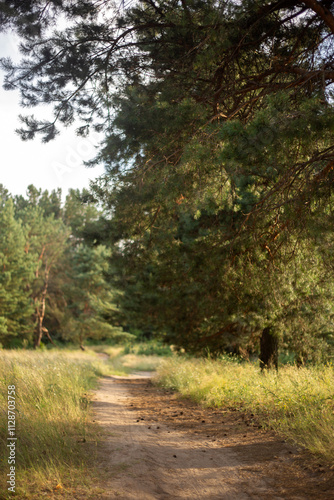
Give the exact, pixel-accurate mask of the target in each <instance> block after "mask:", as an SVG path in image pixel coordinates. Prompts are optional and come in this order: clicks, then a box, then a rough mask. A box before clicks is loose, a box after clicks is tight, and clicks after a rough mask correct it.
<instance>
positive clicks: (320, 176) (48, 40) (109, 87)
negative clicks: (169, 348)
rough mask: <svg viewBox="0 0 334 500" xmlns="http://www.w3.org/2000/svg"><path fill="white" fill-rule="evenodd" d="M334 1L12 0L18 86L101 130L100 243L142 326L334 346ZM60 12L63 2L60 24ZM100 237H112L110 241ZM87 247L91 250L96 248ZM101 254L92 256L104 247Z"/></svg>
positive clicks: (149, 331)
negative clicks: (126, 1)
mask: <svg viewBox="0 0 334 500" xmlns="http://www.w3.org/2000/svg"><path fill="white" fill-rule="evenodd" d="M332 4H333V2H328V1H325V0H324V1H309V0H300V1H297V0H265V1H263V2H258V1H256V0H243V1H241V2H234V1H231V0H226V1H213V0H208V1H202V0H182V1H177V0H167V1H160V0H140V1H138V2H133V3H132V2H130V3H129V4H126V5H125V4H124V2H122V3H121V4H120V5H119V6H117V5H115V4H114V3H113V2H110V1H108V0H102V1H101V2H95V1H91V0H85V1H84V2H72V1H66V0H63V1H59V0H54V1H53V0H51V1H48V2H44V1H42V0H40V1H38V2H30V1H29V2H24V3H22V2H17V1H15V0H8V1H6V2H4V5H3V6H1V23H2V28H3V30H4V31H5V30H6V29H12V30H15V31H16V33H17V34H18V35H19V37H20V38H21V41H22V44H21V53H22V60H21V61H20V63H17V64H14V63H13V62H12V61H10V60H9V59H6V60H2V67H3V68H4V69H5V71H6V75H7V76H6V79H5V87H6V88H7V89H9V90H10V89H13V88H16V89H19V90H20V92H21V98H22V104H23V105H24V106H26V107H28V106H37V105H38V104H45V103H47V104H52V105H53V118H52V119H50V121H38V119H37V118H36V117H35V116H33V115H32V116H24V117H22V128H21V130H20V133H21V135H22V138H23V139H24V140H28V139H33V138H34V137H35V136H36V135H38V134H41V135H42V140H44V141H49V140H52V139H53V138H54V137H55V135H56V134H57V133H58V124H59V123H60V124H63V125H65V126H66V125H70V124H71V123H73V121H74V120H77V123H78V129H77V131H78V133H79V134H80V135H82V136H85V135H86V134H88V133H89V131H90V130H91V129H95V130H98V131H100V132H103V133H104V136H105V139H104V141H103V143H102V144H101V147H100V150H99V153H98V155H97V157H96V158H95V159H94V160H92V162H90V164H95V163H97V162H103V163H104V164H105V166H106V173H105V175H104V176H102V177H101V178H100V179H97V180H96V181H95V183H94V185H93V186H92V188H91V190H90V194H89V197H90V200H91V202H94V203H98V204H100V205H101V206H103V211H104V215H103V217H102V218H101V219H100V222H99V225H98V226H96V231H95V246H93V247H89V248H90V250H91V251H93V250H92V249H94V251H95V249H96V248H105V249H106V250H105V251H107V252H110V256H111V260H110V262H111V263H112V266H113V273H112V276H111V277H110V276H109V278H108V279H107V282H108V284H110V286H112V287H113V289H114V290H118V294H119V295H118V297H119V301H118V305H119V310H118V312H117V311H116V312H117V314H121V315H123V318H125V319H124V321H125V323H124V324H126V325H127V327H128V329H129V331H130V332H131V331H136V332H142V333H143V334H144V335H147V336H150V335H155V336H158V337H160V338H163V339H164V340H165V341H166V342H169V343H171V344H174V345H175V346H177V347H178V348H183V349H185V350H186V351H190V352H196V353H203V352H206V351H208V350H209V351H210V352H211V353H220V352H222V351H229V352H235V353H238V354H242V355H243V356H245V357H248V356H250V355H252V354H256V353H258V352H259V351H261V352H260V358H261V362H262V366H269V365H275V364H276V363H277V349H278V344H280V345H281V348H283V349H285V350H287V351H289V352H291V353H293V355H294V359H295V360H296V362H297V363H299V364H300V363H304V362H306V361H308V360H310V361H320V360H323V359H326V357H328V356H332V354H333V332H334V324H333V232H332V227H333V210H332V203H333V194H332V186H333V179H334V144H333V128H334V114H333V81H334V53H333V47H334V44H333V34H334V12H333V5H332ZM59 16H62V19H66V22H65V23H63V24H62V26H60V27H58V28H59V29H58V28H57V26H55V25H54V23H55V21H56V20H57V18H58V17H59ZM100 245H103V246H102V247H101V246H100ZM88 257H89V258H90V256H88ZM92 262H93V261H92Z"/></svg>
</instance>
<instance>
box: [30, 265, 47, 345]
mask: <svg viewBox="0 0 334 500" xmlns="http://www.w3.org/2000/svg"><path fill="white" fill-rule="evenodd" d="M49 271H50V270H49V268H48V267H47V266H45V277H44V286H43V289H42V292H41V298H40V301H38V299H37V301H36V302H37V304H36V316H37V331H36V337H35V343H34V347H35V349H37V347H39V346H40V345H41V340H42V336H43V328H44V327H43V321H44V316H45V301H46V294H47V291H48V286H49Z"/></svg>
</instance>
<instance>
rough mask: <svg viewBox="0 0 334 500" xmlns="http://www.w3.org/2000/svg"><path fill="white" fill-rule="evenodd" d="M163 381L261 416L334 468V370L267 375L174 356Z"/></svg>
mask: <svg viewBox="0 0 334 500" xmlns="http://www.w3.org/2000/svg"><path fill="white" fill-rule="evenodd" d="M157 381H158V383H159V384H160V385H162V386H164V387H169V388H174V389H176V390H177V391H179V392H180V393H181V394H182V395H184V396H187V397H190V398H191V399H193V400H195V401H197V402H199V403H202V404H204V405H207V406H216V407H224V406H225V407H233V408H240V409H241V410H248V411H251V412H253V413H254V414H256V415H257V416H258V417H259V418H260V419H261V420H262V422H263V423H265V424H267V425H269V426H270V427H272V428H274V429H275V430H277V431H279V432H280V433H282V434H283V435H284V436H286V437H288V438H290V439H292V440H293V441H295V442H296V443H298V444H300V445H303V446H305V447H306V448H307V449H309V450H310V451H311V452H312V453H314V454H316V455H317V456H319V457H322V458H323V459H325V460H326V461H327V462H328V463H330V464H334V441H333V432H334V370H333V366H331V365H327V366H317V367H307V368H299V369H298V368H296V367H292V366H287V367H283V368H281V369H280V370H279V372H278V373H276V372H274V371H273V372H269V373H261V372H260V369H259V367H258V366H257V365H255V364H251V363H243V364H239V363H236V362H233V361H231V360H228V359H222V360H220V361H213V360H204V359H202V360H201V359H186V358H171V359H168V360H166V361H165V362H164V363H163V365H162V366H161V367H160V368H159V369H158V379H157Z"/></svg>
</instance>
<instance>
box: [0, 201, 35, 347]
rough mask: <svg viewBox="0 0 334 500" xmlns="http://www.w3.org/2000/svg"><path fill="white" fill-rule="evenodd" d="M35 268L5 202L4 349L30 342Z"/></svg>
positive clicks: (0, 293)
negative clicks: (15, 344)
mask: <svg viewBox="0 0 334 500" xmlns="http://www.w3.org/2000/svg"><path fill="white" fill-rule="evenodd" d="M34 264H35V261H34V259H32V258H30V255H28V254H27V247H26V233H25V230H24V228H23V227H22V224H21V223H20V222H19V221H16V220H15V217H14V205H13V201H12V200H11V199H8V200H7V201H5V202H4V203H3V204H2V206H1V208H0V269H1V274H0V325H1V327H0V339H1V343H2V344H3V345H4V346H9V345H11V343H12V341H14V342H16V341H17V342H18V344H17V345H20V343H21V342H22V341H23V339H27V340H31V333H32V326H33V325H32V321H31V317H32V312H33V301H32V296H31V291H30V290H31V289H30V287H31V283H32V281H33V266H34Z"/></svg>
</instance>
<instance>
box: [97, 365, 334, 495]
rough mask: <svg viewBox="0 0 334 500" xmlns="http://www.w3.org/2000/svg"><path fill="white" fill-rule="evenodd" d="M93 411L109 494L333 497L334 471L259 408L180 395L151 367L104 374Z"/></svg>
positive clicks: (100, 458) (101, 468)
mask: <svg viewBox="0 0 334 500" xmlns="http://www.w3.org/2000/svg"><path fill="white" fill-rule="evenodd" d="M93 412H94V417H93V418H94V420H95V421H96V422H97V423H98V424H99V425H100V429H101V434H100V439H99V441H100V442H99V444H98V446H97V456H96V458H97V466H98V468H99V470H100V471H101V477H103V478H104V479H103V482H104V484H101V487H102V489H103V491H104V492H105V493H103V494H102V496H100V498H102V499H104V500H107V499H126V500H153V499H159V500H164V499H189V500H211V499H212V500H215V499H222V500H244V499H254V500H255V499H256V500H262V499H263V500H281V499H286V500H302V499H303V500H305V499H308V500H330V499H334V477H333V472H332V471H330V470H329V469H328V468H326V467H325V466H323V465H321V464H318V463H316V462H314V459H313V460H312V459H311V457H309V456H308V455H307V454H306V453H305V452H303V451H302V450H298V449H297V448H295V447H292V446H291V445H289V444H287V443H285V442H284V441H283V440H282V438H280V437H278V436H277V435H275V434H274V433H271V432H269V431H265V430H263V429H261V428H259V425H258V424H257V422H256V421H255V419H254V418H253V416H252V415H246V414H241V413H240V412H236V411H231V410H217V409H205V408H201V407H200V406H198V405H196V404H194V403H191V402H190V401H187V400H180V398H179V397H178V395H177V394H174V393H173V392H171V391H164V390H161V389H158V388H156V387H154V386H153V385H152V383H151V382H150V380H149V379H148V377H147V374H145V373H141V374H137V375H133V376H131V377H129V378H125V377H124V378H123V377H108V378H105V379H103V380H102V382H101V385H100V388H99V389H98V390H97V391H96V393H95V396H94V400H93Z"/></svg>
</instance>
